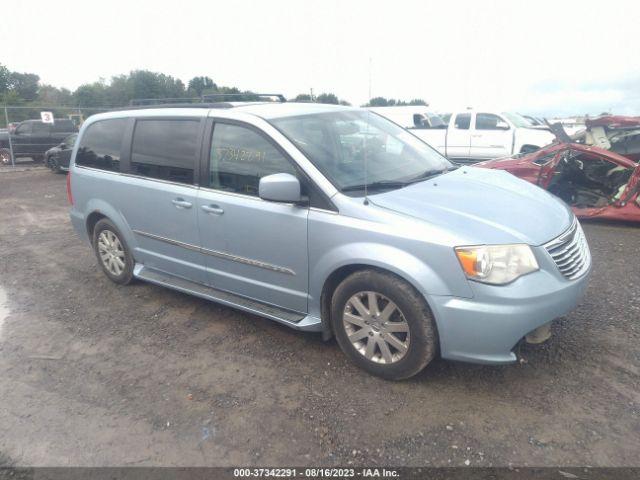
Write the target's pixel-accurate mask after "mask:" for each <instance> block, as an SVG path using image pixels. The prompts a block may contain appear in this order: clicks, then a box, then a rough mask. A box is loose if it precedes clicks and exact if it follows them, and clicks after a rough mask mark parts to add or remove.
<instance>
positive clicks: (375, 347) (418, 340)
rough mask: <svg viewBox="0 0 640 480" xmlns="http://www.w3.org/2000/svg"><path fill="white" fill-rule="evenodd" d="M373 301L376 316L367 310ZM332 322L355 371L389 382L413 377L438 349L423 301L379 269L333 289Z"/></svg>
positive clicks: (338, 339)
mask: <svg viewBox="0 0 640 480" xmlns="http://www.w3.org/2000/svg"><path fill="white" fill-rule="evenodd" d="M371 295H374V297H372V296H371ZM372 298H375V300H374V301H375V303H376V304H377V312H378V313H379V316H376V315H375V314H373V313H374V312H375V311H376V308H375V307H374V308H373V311H372V309H371V302H372ZM358 300H360V304H359V305H358ZM387 307H388V308H387ZM394 307H395V309H394ZM361 309H364V310H363V311H362V310H361ZM371 314H373V315H371ZM367 322H368V323H367ZM331 323H332V326H333V331H334V333H335V335H336V339H337V341H338V344H339V345H340V348H341V349H342V351H343V352H344V353H345V354H346V355H347V356H348V357H349V358H350V359H351V360H352V361H353V362H354V363H355V364H356V365H358V366H359V367H360V368H362V369H364V370H366V371H368V372H369V373H372V374H373V375H376V376H379V377H382V378H385V379H388V380H402V379H405V378H409V377H411V376H413V375H415V374H417V373H418V372H420V371H421V370H422V369H423V368H424V367H426V366H427V364H428V363H429V362H430V361H431V360H432V359H433V358H434V356H435V355H436V352H437V349H438V332H437V329H436V326H435V323H434V320H433V315H432V313H431V310H430V309H429V307H428V305H427V303H426V302H425V300H424V298H422V296H421V295H420V294H419V293H418V292H417V291H416V290H415V289H414V288H413V287H412V286H411V285H409V284H408V283H406V282H405V281H403V280H401V279H400V278H398V277H396V276H395V275H393V274H390V273H386V272H381V271H378V270H362V271H359V272H356V273H353V274H352V275H350V276H349V277H347V278H346V279H345V280H343V281H342V283H340V285H338V287H337V288H336V290H335V291H334V293H333V296H332V299H331ZM350 336H351V339H350ZM385 339H386V340H385ZM371 342H373V343H371ZM383 343H385V344H386V347H385V346H384V345H383ZM400 347H402V348H400Z"/></svg>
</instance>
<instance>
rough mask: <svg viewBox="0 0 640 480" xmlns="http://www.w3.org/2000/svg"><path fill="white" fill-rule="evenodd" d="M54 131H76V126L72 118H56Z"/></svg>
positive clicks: (52, 128)
mask: <svg viewBox="0 0 640 480" xmlns="http://www.w3.org/2000/svg"><path fill="white" fill-rule="evenodd" d="M51 131H53V132H75V131H76V126H75V125H74V124H73V122H72V121H71V120H56V121H55V122H54V123H53V126H52V127H51Z"/></svg>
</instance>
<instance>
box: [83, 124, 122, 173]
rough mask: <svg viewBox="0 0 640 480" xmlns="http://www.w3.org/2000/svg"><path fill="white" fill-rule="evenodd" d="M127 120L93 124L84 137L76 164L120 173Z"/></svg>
mask: <svg viewBox="0 0 640 480" xmlns="http://www.w3.org/2000/svg"><path fill="white" fill-rule="evenodd" d="M126 126H127V120H126V119H124V118H115V119H112V120H100V121H99V122H96V123H92V124H91V125H89V127H87V130H86V131H85V132H84V134H83V135H82V139H81V140H80V146H79V147H78V153H77V155H76V164H77V165H83V166H85V167H92V168H99V169H101V170H108V171H111V172H119V171H120V149H121V147H122V137H123V136H124V131H125V127H126Z"/></svg>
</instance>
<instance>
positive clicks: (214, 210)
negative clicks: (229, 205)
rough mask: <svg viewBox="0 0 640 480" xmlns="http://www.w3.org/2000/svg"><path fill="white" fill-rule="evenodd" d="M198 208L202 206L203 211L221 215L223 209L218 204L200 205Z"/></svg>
mask: <svg viewBox="0 0 640 480" xmlns="http://www.w3.org/2000/svg"><path fill="white" fill-rule="evenodd" d="M200 208H202V210H203V211H205V212H207V213H211V214H214V215H222V214H223V213H224V210H223V209H221V208H220V207H219V206H218V205H202V206H201V207H200Z"/></svg>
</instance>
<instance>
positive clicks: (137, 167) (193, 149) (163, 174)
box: [131, 119, 200, 184]
mask: <svg viewBox="0 0 640 480" xmlns="http://www.w3.org/2000/svg"><path fill="white" fill-rule="evenodd" d="M199 125H200V120H196V119H193V120H192V119H184V120H183V119H178V120H162V119H161V120H138V121H137V122H136V128H135V130H134V133H133V146H132V148H131V173H133V174H135V175H140V176H143V177H149V178H157V179H160V180H168V181H171V182H177V183H185V184H193V181H194V176H193V173H194V170H195V165H196V160H197V159H196V154H197V151H198V136H199V130H200V129H199Z"/></svg>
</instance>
